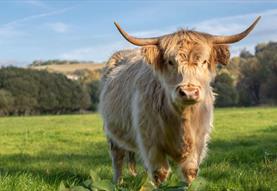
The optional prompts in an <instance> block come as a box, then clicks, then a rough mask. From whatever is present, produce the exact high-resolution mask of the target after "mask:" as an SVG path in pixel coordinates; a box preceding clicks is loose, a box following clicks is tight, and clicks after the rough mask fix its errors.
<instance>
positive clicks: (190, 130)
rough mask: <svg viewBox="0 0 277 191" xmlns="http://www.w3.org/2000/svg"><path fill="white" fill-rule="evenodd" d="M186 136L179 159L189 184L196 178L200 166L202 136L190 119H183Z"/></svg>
mask: <svg viewBox="0 0 277 191" xmlns="http://www.w3.org/2000/svg"><path fill="white" fill-rule="evenodd" d="M183 129H184V137H183V148H182V152H181V153H182V154H181V158H180V161H179V165H180V167H181V171H182V174H183V176H184V178H185V179H186V181H187V183H188V184H191V182H192V181H193V180H194V179H195V178H196V176H197V172H198V168H199V157H200V156H199V154H200V152H199V149H200V148H199V143H200V142H202V141H200V140H201V139H202V137H201V136H200V135H199V131H198V130H197V127H193V126H192V125H191V122H190V120H189V119H184V121H183Z"/></svg>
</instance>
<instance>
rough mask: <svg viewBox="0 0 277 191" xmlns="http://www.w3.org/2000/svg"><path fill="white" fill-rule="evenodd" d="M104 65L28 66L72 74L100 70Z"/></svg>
mask: <svg viewBox="0 0 277 191" xmlns="http://www.w3.org/2000/svg"><path fill="white" fill-rule="evenodd" d="M103 66H104V64H95V63H93V64H92V63H78V64H50V65H40V66H30V68H31V69H36V70H47V71H49V72H59V73H64V74H69V73H74V72H75V71H76V70H90V71H94V70H98V69H102V68H103Z"/></svg>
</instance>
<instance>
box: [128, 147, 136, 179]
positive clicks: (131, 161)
mask: <svg viewBox="0 0 277 191" xmlns="http://www.w3.org/2000/svg"><path fill="white" fill-rule="evenodd" d="M128 168H129V172H130V174H131V175H132V176H136V175H137V170H136V158H135V153H134V152H132V151H129V152H128Z"/></svg>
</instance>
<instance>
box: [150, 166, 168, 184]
mask: <svg viewBox="0 0 277 191" xmlns="http://www.w3.org/2000/svg"><path fill="white" fill-rule="evenodd" d="M168 174H169V172H168V170H167V169H164V168H161V169H158V170H155V171H154V172H153V178H154V183H155V184H156V185H157V186H159V185H160V184H161V183H162V182H164V181H165V180H166V178H167V176H168Z"/></svg>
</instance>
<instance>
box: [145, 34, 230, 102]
mask: <svg viewBox="0 0 277 191" xmlns="http://www.w3.org/2000/svg"><path fill="white" fill-rule="evenodd" d="M188 35H189V34H188ZM142 50H143V54H144V56H145V58H146V61H147V63H148V64H150V65H152V66H153V69H154V70H155V72H156V73H157V74H158V76H159V79H160V80H161V83H162V84H163V86H164V88H165V90H166V93H167V94H168V96H169V97H170V99H171V101H172V103H173V104H174V105H175V106H176V107H178V108H183V107H184V106H187V105H191V104H195V103H198V102H200V101H203V100H204V99H205V97H206V96H207V94H210V90H211V88H210V82H211V81H212V79H213V77H214V75H215V65H216V63H217V62H221V63H222V64H227V62H228V60H229V56H230V54H229V50H228V47H227V46H225V45H217V46H214V45H213V44H211V43H209V41H207V40H205V39H195V40H191V39H189V38H181V39H178V38H177V39H176V38H173V37H165V38H164V39H161V41H160V43H159V46H145V47H143V48H142Z"/></svg>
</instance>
